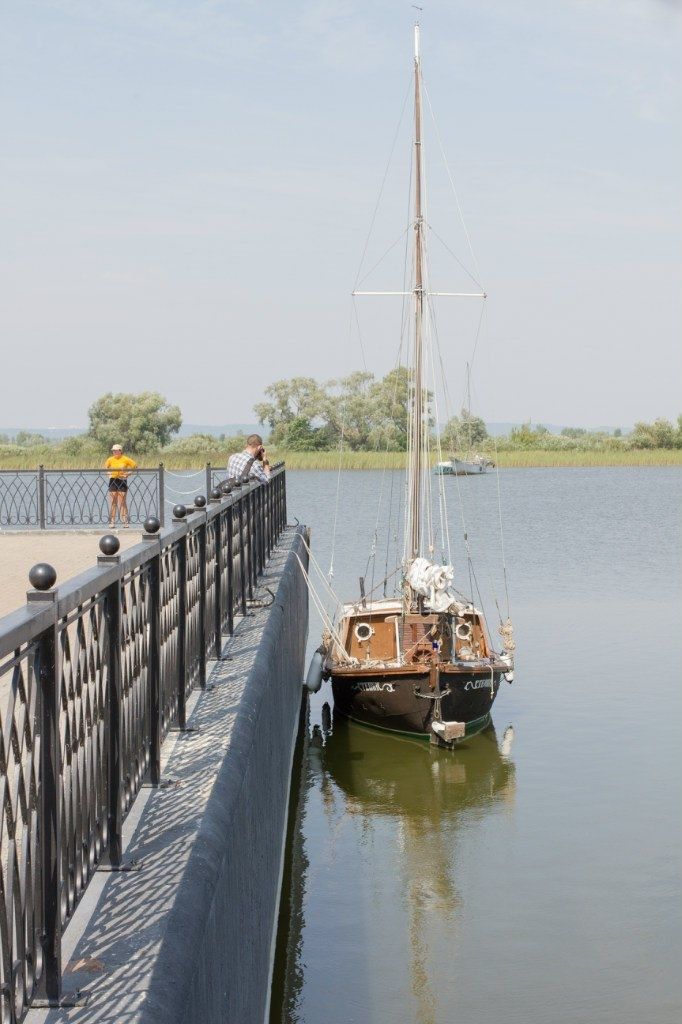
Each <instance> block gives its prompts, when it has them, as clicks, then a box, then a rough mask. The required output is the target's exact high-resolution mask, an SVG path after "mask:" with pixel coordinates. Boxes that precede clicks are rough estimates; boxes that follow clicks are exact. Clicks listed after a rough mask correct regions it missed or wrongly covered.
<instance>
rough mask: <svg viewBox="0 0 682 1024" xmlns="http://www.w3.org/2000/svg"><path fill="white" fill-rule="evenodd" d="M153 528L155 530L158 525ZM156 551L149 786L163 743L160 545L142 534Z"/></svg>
mask: <svg viewBox="0 0 682 1024" xmlns="http://www.w3.org/2000/svg"><path fill="white" fill-rule="evenodd" d="M156 525H157V529H158V523H157V524H156ZM145 539H148V540H149V542H150V543H153V544H154V546H155V548H156V550H155V552H154V554H153V555H152V557H151V558H150V560H149V597H148V600H149V654H148V667H147V672H148V677H149V777H150V780H151V783H152V785H153V786H158V785H159V783H160V781H161V744H162V742H163V701H162V699H161V546H160V544H159V538H158V537H157V536H156V535H155V534H153V533H147V534H145Z"/></svg>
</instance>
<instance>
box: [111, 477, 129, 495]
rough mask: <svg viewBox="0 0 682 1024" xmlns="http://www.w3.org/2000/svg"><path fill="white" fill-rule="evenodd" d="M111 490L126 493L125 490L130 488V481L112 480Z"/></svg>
mask: <svg viewBox="0 0 682 1024" xmlns="http://www.w3.org/2000/svg"><path fill="white" fill-rule="evenodd" d="M109 490H110V491H118V492H119V493H123V494H125V492H126V491H127V490H128V481H127V480H119V479H113V480H110V481H109Z"/></svg>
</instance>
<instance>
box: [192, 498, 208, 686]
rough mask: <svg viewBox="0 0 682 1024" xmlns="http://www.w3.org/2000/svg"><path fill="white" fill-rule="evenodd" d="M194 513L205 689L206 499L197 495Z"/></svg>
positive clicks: (201, 680) (203, 683)
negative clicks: (198, 514) (198, 516)
mask: <svg viewBox="0 0 682 1024" xmlns="http://www.w3.org/2000/svg"><path fill="white" fill-rule="evenodd" d="M194 511H195V512H202V513H203V515H202V519H203V522H202V524H201V526H200V527H199V528H198V530H197V534H198V536H197V546H198V548H199V637H200V643H199V686H200V687H201V688H202V690H203V689H205V688H206V648H207V643H206V530H207V524H208V515H207V512H206V498H204V496H203V494H198V495H197V497H196V498H195V499H194Z"/></svg>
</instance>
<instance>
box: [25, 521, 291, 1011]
mask: <svg viewBox="0 0 682 1024" xmlns="http://www.w3.org/2000/svg"><path fill="white" fill-rule="evenodd" d="M302 533H303V530H302V528H300V527H299V528H298V529H297V530H294V529H291V528H289V529H287V530H285V532H284V534H283V535H282V537H281V540H280V542H279V544H278V546H277V548H276V550H275V552H274V554H273V557H272V558H271V559H270V561H269V562H268V564H267V566H266V569H265V572H264V574H263V575H262V576H261V577H260V578H259V585H258V590H257V593H256V595H255V596H256V600H257V602H258V603H260V602H261V601H262V603H263V604H266V603H267V602H270V601H271V600H272V598H271V595H270V593H269V592H268V589H266V588H269V590H270V591H272V593H273V594H274V601H273V602H272V604H271V605H270V606H269V607H253V608H252V610H251V611H250V613H249V614H248V615H247V616H246V617H244V618H240V619H238V620H237V622H236V628H235V633H234V636H233V637H232V638H230V639H229V640H226V643H225V646H224V649H223V654H222V660H221V661H218V662H213V663H212V664H211V665H210V674H209V680H208V685H207V688H206V690H205V691H204V692H199V693H195V694H193V695H192V698H191V700H190V704H189V717H188V727H189V731H186V732H183V733H177V732H172V733H171V734H170V735H169V737H168V738H167V740H166V742H165V743H164V746H163V750H162V775H163V779H162V785H161V787H159V788H156V789H151V788H148V789H145V790H143V792H142V794H141V795H140V797H138V800H137V801H136V804H135V805H134V807H133V809H132V811H131V812H130V814H129V815H128V817H127V819H126V821H125V825H124V842H125V859H126V861H127V862H128V863H129V864H130V866H131V867H132V870H129V871H119V872H115V873H112V872H107V871H106V870H100V871H98V872H97V875H96V877H95V878H94V879H93V881H92V882H91V884H90V886H89V888H88V889H87V892H86V893H85V895H84V897H83V899H82V901H81V903H80V904H79V906H78V908H77V911H76V914H75V916H74V919H73V921H72V922H71V923H70V924H69V927H68V929H67V931H66V933H65V935H64V940H63V941H64V946H63V953H64V962H65V963H67V966H66V971H65V986H64V987H65V989H71V990H72V991H73V990H81V991H82V992H84V993H85V995H86V1001H85V1005H76V1006H71V1007H68V1006H64V1007H63V1008H60V1009H51V1010H39V1009H32V1010H30V1011H29V1013H28V1015H27V1018H26V1020H27V1021H28V1022H30V1024H39V1022H40V1024H42V1022H49V1024H56V1022H66V1021H72V1022H76V1024H95V1022H97V1024H109V1022H110V1024H114V1022H116V1024H121V1022H124V1021H125V1022H126V1024H128V1022H129V1024H174V1022H176V1021H177V1022H178V1024H180V1022H182V1024H193V1022H197V1024H199V1022H202V1024H209V1022H216V1024H232V1022H234V1024H250V1022H254V1024H255V1022H259V1024H260V1022H262V1021H263V1020H264V1017H265V1014H266V1011H267V1005H268V993H269V986H270V975H271V970H272V958H273V955H274V939H275V929H276V919H277V909H278V901H279V892H280V883H281V871H282V863H283V853H284V841H285V831H286V819H287V801H288V794H289V783H290V775H291V762H292V756H293V751H294V745H295V739H296V734H297V730H298V725H299V715H300V707H301V688H302V679H303V670H304V665H303V658H304V652H305V638H306V634H307V629H308V599H307V590H306V585H305V581H304V579H303V576H302V573H301V572H300V569H299V565H298V559H297V555H298V556H299V557H300V558H301V560H302V561H303V562H304V564H306V562H307V558H306V549H305V545H304V544H303V538H302V536H301V535H302ZM131 862H132V863H131ZM65 995H66V997H67V1001H68V991H67V992H66V993H65Z"/></svg>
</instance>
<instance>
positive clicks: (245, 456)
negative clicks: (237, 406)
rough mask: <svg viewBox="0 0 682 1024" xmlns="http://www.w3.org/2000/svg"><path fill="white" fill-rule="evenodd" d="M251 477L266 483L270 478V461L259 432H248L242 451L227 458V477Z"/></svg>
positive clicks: (234, 478) (242, 478)
mask: <svg viewBox="0 0 682 1024" xmlns="http://www.w3.org/2000/svg"><path fill="white" fill-rule="evenodd" d="M248 477H253V478H255V479H256V480H260V482H261V483H262V484H266V483H267V482H268V480H269V479H270V463H269V462H268V457H267V455H266V452H265V448H264V447H263V438H262V437H261V436H260V434H249V436H248V437H247V439H246V448H245V449H244V451H243V452H237V453H236V454H235V455H230V457H229V459H228V460H227V479H228V480H244V479H246V478H248Z"/></svg>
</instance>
